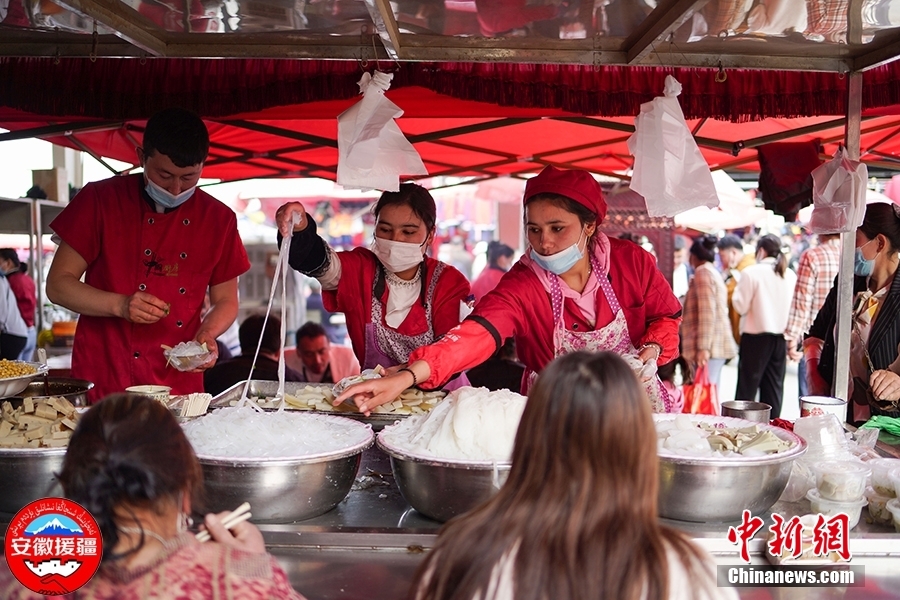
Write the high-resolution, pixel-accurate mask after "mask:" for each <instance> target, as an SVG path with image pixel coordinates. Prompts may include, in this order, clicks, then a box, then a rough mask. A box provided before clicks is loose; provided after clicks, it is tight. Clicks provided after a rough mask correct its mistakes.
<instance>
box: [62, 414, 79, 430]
mask: <svg viewBox="0 0 900 600" xmlns="http://www.w3.org/2000/svg"><path fill="white" fill-rule="evenodd" d="M61 423H62V424H63V425H65V426H66V427H68V428H69V429H71V430H72V431H75V428H76V427H78V424H77V423H75V421H73V420H72V419H70V418H69V417H66V418H65V419H63V420H62V421H61Z"/></svg>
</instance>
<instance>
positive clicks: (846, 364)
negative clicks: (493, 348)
mask: <svg viewBox="0 0 900 600" xmlns="http://www.w3.org/2000/svg"><path fill="white" fill-rule="evenodd" d="M847 79H848V81H847V126H846V130H845V132H846V135H845V146H846V152H847V158H849V159H851V160H859V136H860V116H861V115H860V113H861V111H862V73H859V72H854V73H850V74H848V75H847ZM855 249H856V232H855V231H851V232H848V233H844V234H841V269H840V271H839V272H838V306H837V327H836V331H835V362H834V364H835V369H834V386H833V388H832V389H833V390H834V395H835V396H838V397H839V398H844V399H847V395H848V394H847V392H848V382H849V373H850V322H851V319H852V314H851V313H852V303H853V253H854V251H855ZM847 411H848V415H847V416H848V420H850V421H852V420H853V407H852V406H848V407H847Z"/></svg>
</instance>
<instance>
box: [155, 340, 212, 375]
mask: <svg viewBox="0 0 900 600" xmlns="http://www.w3.org/2000/svg"><path fill="white" fill-rule="evenodd" d="M162 349H163V355H165V357H166V364H168V365H172V366H173V367H175V368H176V369H178V370H179V371H193V370H194V369H196V368H197V367H199V366H201V365H204V364H206V363H207V362H209V359H211V358H212V356H213V354H212V352H210V351H209V349H208V348H207V347H206V342H203V343H202V344H198V343H197V342H195V341H193V340H192V341H190V342H181V343H179V344H178V345H177V346H175V347H174V348H172V347H170V346H166V345H163V346H162Z"/></svg>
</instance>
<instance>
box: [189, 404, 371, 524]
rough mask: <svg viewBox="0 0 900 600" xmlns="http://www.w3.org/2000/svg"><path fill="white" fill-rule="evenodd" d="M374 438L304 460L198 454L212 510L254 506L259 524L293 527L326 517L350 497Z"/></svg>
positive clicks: (301, 458) (252, 508)
mask: <svg viewBox="0 0 900 600" xmlns="http://www.w3.org/2000/svg"><path fill="white" fill-rule="evenodd" d="M332 418H340V417H332ZM354 424H355V425H357V426H359V427H364V426H363V425H360V424H356V423H354ZM369 433H370V435H369V437H368V438H367V439H366V441H365V442H362V443H359V444H357V445H355V446H352V447H349V448H346V449H344V450H338V451H335V452H329V453H323V454H318V455H313V456H304V457H298V458H273V459H240V458H238V459H234V458H221V457H214V456H205V455H202V454H201V455H198V457H197V458H198V459H199V460H200V465H201V466H202V467H203V483H204V487H205V488H206V498H207V509H208V510H210V511H212V512H221V511H224V510H233V509H234V508H235V507H237V506H238V505H240V504H241V503H242V502H249V503H250V506H251V509H250V510H251V511H252V513H253V519H252V520H253V522H254V523H290V522H293V521H302V520H304V519H311V518H313V517H317V516H319V515H321V514H323V513H326V512H328V511H329V510H331V509H332V508H334V507H335V506H337V505H338V503H339V502H340V501H341V500H343V499H344V498H345V497H346V496H347V494H348V493H349V492H350V487H351V486H352V485H353V481H354V480H355V479H356V472H357V471H358V470H359V463H360V461H361V459H362V453H363V451H364V450H365V449H366V448H368V447H369V446H371V445H372V441H373V439H374V433H372V432H371V430H370V431H369Z"/></svg>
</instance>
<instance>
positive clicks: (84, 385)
mask: <svg viewBox="0 0 900 600" xmlns="http://www.w3.org/2000/svg"><path fill="white" fill-rule="evenodd" d="M47 383H48V387H49V388H50V393H49V394H47V393H46V390H45V389H44V380H43V378H40V379H37V380H36V381H32V382H31V383H29V384H28V385H27V386H25V389H23V390H22V391H20V392H19V393H17V394H16V395H15V397H16V398H27V397H30V398H47V397H48V396H62V397H63V398H65V399H66V400H68V401H69V402H71V403H72V404H74V405H75V406H87V393H88V391H89V390H90V389H91V388H93V387H94V384H93V382H91V381H87V380H86V379H72V378H71V377H49V378H48V380H47Z"/></svg>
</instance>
